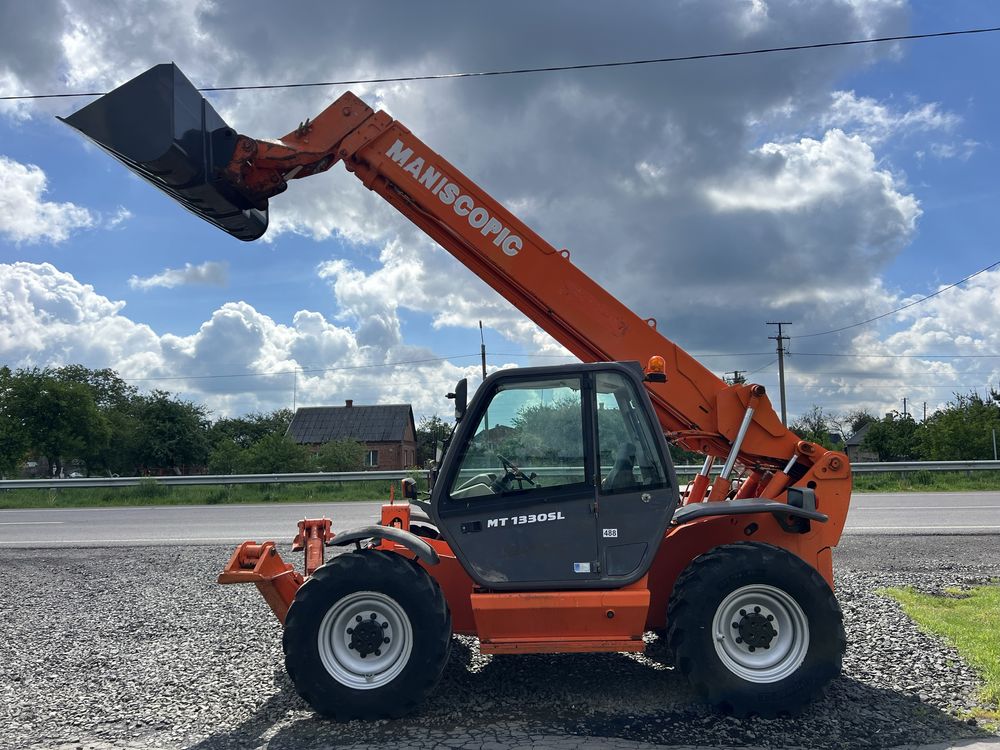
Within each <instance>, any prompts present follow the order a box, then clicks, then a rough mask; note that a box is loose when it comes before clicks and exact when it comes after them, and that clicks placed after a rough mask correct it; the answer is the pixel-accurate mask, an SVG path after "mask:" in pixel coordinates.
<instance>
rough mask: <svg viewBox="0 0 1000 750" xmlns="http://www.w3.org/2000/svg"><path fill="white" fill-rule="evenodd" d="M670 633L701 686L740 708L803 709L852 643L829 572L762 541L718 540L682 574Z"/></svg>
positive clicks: (686, 669) (726, 707)
mask: <svg viewBox="0 0 1000 750" xmlns="http://www.w3.org/2000/svg"><path fill="white" fill-rule="evenodd" d="M667 642H668V644H669V646H670V648H671V650H672V651H673V654H674V663H675V664H677V666H678V668H679V669H680V670H681V672H682V673H683V674H684V675H685V676H686V677H687V678H688V680H689V681H690V682H691V684H692V685H693V686H694V688H695V689H696V690H697V691H698V692H699V693H700V694H702V695H703V696H704V697H706V698H707V699H708V700H709V701H710V702H711V703H712V704H713V705H715V706H717V707H719V708H721V709H722V710H723V711H726V712H728V713H733V714H736V715H737V716H747V715H750V714H757V715H760V716H777V715H780V714H783V713H796V712H798V711H799V710H800V709H801V708H802V706H803V705H805V704H806V703H807V702H808V701H810V700H811V699H812V698H813V697H815V695H816V694H817V693H818V692H819V690H820V689H821V688H822V687H823V686H824V685H825V684H826V683H827V682H828V681H829V680H830V679H831V678H833V677H835V676H836V675H838V674H839V673H840V666H841V659H842V657H843V654H844V648H845V644H846V641H845V637H844V626H843V617H842V615H841V612H840V607H839V605H838V604H837V600H836V599H835V598H834V596H833V592H832V591H831V590H830V587H829V586H828V585H827V583H826V581H825V580H823V578H822V576H820V575H819V573H817V572H816V571H815V570H814V569H813V568H811V567H810V566H809V565H807V564H806V563H805V562H803V561H802V560H801V559H800V558H798V557H797V556H795V555H793V554H791V553H790V552H788V551H786V550H783V549H781V548H779V547H774V546H771V545H768V544H760V543H756V542H741V543H738V544H730V545H725V546H722V547H718V548H717V549H714V550H712V551H711V552H708V553H706V554H704V555H702V556H701V557H698V558H697V559H696V560H695V561H694V562H692V563H691V565H690V566H688V568H687V569H686V570H685V571H684V572H683V573H682V574H681V575H680V576H679V577H678V579H677V582H676V583H675V584H674V591H673V594H672V595H671V597H670V604H669V606H668V609H667Z"/></svg>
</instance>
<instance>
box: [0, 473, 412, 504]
mask: <svg viewBox="0 0 1000 750" xmlns="http://www.w3.org/2000/svg"><path fill="white" fill-rule="evenodd" d="M389 485H390V482H388V481H384V480H383V481H371V482H308V483H302V484H274V483H261V484H227V485H213V486H190V487H171V486H165V485H161V484H157V483H156V482H155V481H153V480H149V481H144V482H142V483H141V484H139V485H138V486H135V487H110V488H105V487H73V488H70V487H67V488H65V489H63V488H60V489H53V490H48V489H38V490H32V489H16V490H0V509H18V508H87V507H114V506H135V505H140V506H141V505H229V504H240V503H328V502H345V501H350V500H388V499H389ZM396 497H397V498H399V497H400V491H399V483H398V482H396Z"/></svg>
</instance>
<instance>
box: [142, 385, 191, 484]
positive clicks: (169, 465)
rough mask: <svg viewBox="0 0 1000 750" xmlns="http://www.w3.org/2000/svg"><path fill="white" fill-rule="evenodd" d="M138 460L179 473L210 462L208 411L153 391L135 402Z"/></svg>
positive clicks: (150, 466)
mask: <svg viewBox="0 0 1000 750" xmlns="http://www.w3.org/2000/svg"><path fill="white" fill-rule="evenodd" d="M136 407H137V408H136V416H137V417H138V422H139V424H138V429H137V431H136V458H137V459H138V461H139V463H140V464H141V465H143V466H145V467H147V468H163V469H172V470H174V471H175V472H177V471H179V470H180V468H181V467H184V466H200V465H204V464H205V463H206V462H207V460H208V420H207V419H206V416H205V415H206V413H207V410H206V409H205V407H204V406H201V405H200V404H195V403H192V402H191V401H183V400H181V399H178V398H175V397H174V396H173V395H172V394H170V393H167V392H166V391H159V390H156V391H153V392H152V393H151V394H149V395H148V396H140V397H138V398H137V399H136Z"/></svg>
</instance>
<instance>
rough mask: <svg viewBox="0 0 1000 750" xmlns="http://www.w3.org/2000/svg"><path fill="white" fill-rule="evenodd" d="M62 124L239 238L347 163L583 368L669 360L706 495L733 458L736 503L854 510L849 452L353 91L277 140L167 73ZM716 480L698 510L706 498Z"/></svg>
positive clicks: (669, 398) (663, 389) (726, 487)
mask: <svg viewBox="0 0 1000 750" xmlns="http://www.w3.org/2000/svg"><path fill="white" fill-rule="evenodd" d="M66 122H67V123H68V124H70V125H71V126H73V127H75V128H77V129H78V130H80V131H81V132H82V133H84V135H86V136H88V137H89V138H91V139H93V140H94V141H95V142H96V143H97V144H98V145H99V146H101V147H102V148H104V149H106V150H107V151H108V152H109V153H111V155H112V156H114V157H115V158H117V159H119V160H120V161H121V162H123V163H124V164H125V165H126V166H128V167H129V168H130V169H132V170H133V171H135V172H136V173H137V174H139V175H140V176H141V177H143V178H144V179H146V180H148V181H149V182H151V183H152V184H154V185H156V186H157V187H158V188H160V189H161V190H163V191H165V192H167V193H168V194H169V195H171V197H173V198H175V199H176V200H178V201H180V202H181V203H182V204H183V205H184V206H185V207H187V208H188V209H190V210H191V211H193V212H194V213H196V214H197V215H198V216H200V217H202V218H204V219H206V220H207V221H210V222H212V223H213V224H215V225H216V226H218V227H220V228H222V229H224V230H225V231H227V232H228V233H229V234H231V235H232V236H234V237H237V238H239V239H243V240H252V239H256V238H257V237H259V236H261V235H262V234H263V233H264V231H265V229H266V227H267V201H268V199H269V198H270V197H271V196H274V195H276V194H278V193H280V192H282V191H283V190H285V188H286V187H287V184H288V181H289V180H291V179H297V178H302V177H308V176H309V175H313V174H317V173H319V172H323V171H325V170H327V169H329V168H330V167H332V166H333V165H334V164H336V163H337V162H338V161H340V162H343V164H344V166H345V167H346V168H347V170H348V171H349V172H352V173H353V174H355V175H356V176H357V177H358V179H360V180H361V181H362V182H363V183H364V184H365V186H366V187H368V188H369V189H370V190H373V191H375V192H376V193H378V194H379V195H381V196H382V197H383V198H384V199H385V200H387V201H388V202H389V203H391V204H392V205H393V206H395V207H396V209H397V210H399V211H400V212H401V213H402V214H403V215H405V216H406V217H407V218H409V219H410V221H412V222H413V223H414V224H416V225H417V226H418V227H420V228H421V229H422V230H423V231H424V232H426V233H427V234H428V235H429V236H430V237H432V238H433V239H434V240H436V241H437V242H438V243H439V244H440V245H441V246H443V247H444V248H445V249H446V250H448V251H449V252H450V253H451V254H452V255H454V256H455V257H456V258H458V260H459V261H461V262H462V263H463V264H465V265H466V266H467V267H468V268H470V269H471V270H472V271H473V272H475V273H476V274H477V275H478V276H479V277H480V278H482V279H483V280H484V281H486V283H487V284H489V285H490V286H491V287H493V288H494V289H496V290H497V291H498V292H499V293H500V294H502V295H503V296H504V297H505V298H506V299H507V300H509V301H510V302H511V303H512V304H513V305H514V306H515V307H517V308H518V309H519V310H521V311H522V312H523V313H524V314H525V315H527V316H528V317H529V318H531V320H533V321H534V322H535V323H537V324H538V325H539V326H540V327H541V328H542V329H543V330H545V331H547V332H548V333H549V334H550V335H551V336H552V337H553V338H555V339H556V340H557V341H558V342H559V343H561V344H562V345H563V346H565V347H566V348H567V349H569V351H571V352H572V353H573V354H575V355H576V356H577V357H579V358H580V359H581V360H583V361H585V362H594V361H604V360H629V359H635V360H639V361H647V360H648V359H649V358H650V357H652V356H654V355H659V356H661V357H663V359H664V361H665V374H666V376H667V380H666V382H665V383H649V384H648V387H649V390H650V395H651V398H652V402H653V405H654V407H655V409H656V412H657V416H658V418H659V421H660V423H661V425H662V427H663V429H664V431H665V432H666V433H667V435H668V437H669V438H670V439H672V440H673V441H675V442H677V443H678V444H680V445H682V446H684V447H686V448H689V449H691V450H695V451H699V452H701V453H704V454H707V455H708V456H709V457H725V459H726V463H725V467H724V469H723V477H722V478H720V480H718V481H717V482H716V483H715V485H714V486H713V488H712V492H711V493H710V495H709V499H722V498H723V497H725V496H726V495H727V494H728V493H729V492H730V484H729V482H728V481H727V480H728V478H729V474H730V472H731V471H732V470H733V467H734V465H735V464H737V463H738V464H740V465H741V466H742V467H743V468H745V469H748V470H750V473H749V475H748V478H747V481H745V482H744V483H743V484H742V486H741V489H740V491H739V492H740V496H763V497H770V498H776V497H778V496H779V495H781V494H783V493H784V491H785V488H786V486H787V485H789V484H791V483H794V484H799V485H806V486H808V487H810V488H813V489H817V495H819V494H820V491H819V489H818V488H820V486H821V485H825V486H826V487H830V486H831V485H830V482H831V481H832V482H833V484H834V485H835V491H834V492H833V493H832V494H834V495H839V496H842V497H843V498H844V500H845V503H846V498H847V496H848V495H849V492H850V469H849V466H848V464H847V459H846V457H845V456H843V455H842V454H839V453H834V452H830V451H825V450H824V449H823V448H822V447H821V446H818V445H816V444H814V443H808V442H805V441H801V440H799V439H798V438H797V437H796V436H795V435H794V434H793V433H792V432H790V431H789V430H788V429H787V428H785V427H784V425H782V424H781V422H780V421H779V420H778V418H777V416H776V415H775V413H774V409H773V408H771V405H770V402H769V401H768V399H767V396H766V395H765V394H764V389H763V388H762V387H761V386H758V385H732V386H730V385H727V384H726V383H724V382H723V381H722V380H720V379H719V378H718V377H716V376H715V375H714V374H712V373H711V372H710V371H709V370H707V369H706V368H704V367H703V366H702V365H700V364H699V363H698V362H697V361H695V359H694V358H692V357H691V356H690V355H689V354H687V353H686V352H685V351H683V350H682V349H681V348H680V347H678V346H677V345H676V344H674V343H673V342H672V341H670V340H669V339H667V338H666V337H664V336H663V335H662V334H660V333H659V332H658V331H657V327H656V321H655V320H653V319H651V318H650V319H643V318H640V317H639V316H637V315H636V314H635V313H633V312H632V311H631V310H629V309H628V308H627V307H626V306H625V305H623V304H622V303H621V302H620V301H619V300H617V299H615V298H614V297H613V296H612V295H611V294H609V293H608V292H607V291H606V290H605V289H603V288H602V287H601V286H599V285H598V284H596V283H595V282H594V281H593V280H592V279H590V278H589V277H588V276H587V275H586V274H584V273H583V272H582V271H580V270H579V269H578V268H576V267H575V266H574V265H573V264H572V263H571V262H570V259H569V251H568V250H557V249H556V248H554V247H552V246H551V245H549V244H548V243H547V242H546V241H545V240H543V239H542V238H541V237H539V236H538V235H537V234H535V233H534V232H533V231H532V230H531V229H529V228H528V227H527V226H526V225H525V224H524V223H522V222H521V221H520V220H519V219H518V218H517V217H516V216H514V215H513V214H511V213H510V212H509V211H507V210H506V209H505V208H504V207H503V206H502V205H500V204H499V203H498V202H497V201H496V200H494V199H493V198H492V197H490V196H489V195H488V194H487V193H486V192H484V191H483V190H482V189H481V188H480V187H479V186H478V185H476V184H475V183H474V182H473V181H472V180H470V179H469V178H468V177H466V176H465V175H463V174H462V173H461V172H460V171H459V170H458V169H456V168H455V167H454V166H453V165H451V164H449V163H448V162H447V161H446V160H445V159H443V158H442V157H441V156H440V155H439V154H437V153H435V152H434V151H433V150H431V149H430V148H428V147H427V145H426V144H424V143H423V142H422V141H420V140H419V139H418V138H416V137H415V136H414V135H413V134H412V133H411V132H410V131H409V130H407V129H406V128H405V127H404V126H403V125H402V124H401V123H399V122H396V121H394V120H393V119H392V118H391V117H389V116H388V115H387V114H386V113H384V112H375V111H373V110H372V109H371V108H370V107H368V106H367V105H366V104H365V103H364V102H363V101H361V100H360V99H359V98H358V97H356V96H354V95H353V94H350V93H347V94H344V95H343V96H341V97H340V98H339V99H337V101H335V102H334V103H333V104H331V105H330V106H329V107H328V108H327V109H326V110H324V111H323V112H322V113H321V114H320V115H319V116H318V117H317V118H316V119H315V120H312V121H309V120H306V121H305V122H304V123H302V124H300V125H299V127H298V128H296V129H295V130H294V131H292V132H291V133H289V134H287V135H286V136H284V137H283V138H281V139H280V140H255V139H253V138H249V137H247V136H244V135H238V134H237V133H236V132H235V131H233V130H232V129H230V128H229V127H228V126H226V124H225V122H224V121H223V120H222V118H221V117H219V116H218V114H217V113H215V111H214V109H212V107H211V105H210V104H209V103H208V102H207V101H205V99H204V98H203V97H202V96H201V95H200V94H199V93H198V91H197V90H196V89H195V88H194V86H193V85H192V84H191V83H190V81H188V80H187V78H185V77H184V75H183V74H182V73H181V72H180V71H179V70H178V69H177V67H176V66H175V65H172V64H164V65H158V66H154V67H153V68H151V69H149V70H148V71H146V72H145V73H142V74H141V75H139V76H137V77H136V78H134V79H132V80H131V81H129V82H127V83H125V84H123V85H122V86H120V87H118V88H117V89H115V90H114V91H112V92H111V93H109V94H106V95H104V96H102V97H101V98H100V99H98V100H96V101H95V102H92V103H91V104H89V105H87V106H86V107H85V108H83V109H82V110H80V111H79V112H76V113H74V114H73V115H72V116H70V117H68V118H67V119H66ZM707 468H708V463H707V462H706V469H707ZM707 473H708V472H707V471H703V472H702V474H703V476H701V477H699V479H698V480H697V482H696V484H695V487H696V489H693V490H692V491H691V492H690V493H689V495H688V499H689V500H695V499H701V497H702V495H703V493H704V491H705V489H706V485H707V481H708V479H707ZM751 493H753V494H751ZM824 493H828V491H826V490H824ZM845 508H846V505H845Z"/></svg>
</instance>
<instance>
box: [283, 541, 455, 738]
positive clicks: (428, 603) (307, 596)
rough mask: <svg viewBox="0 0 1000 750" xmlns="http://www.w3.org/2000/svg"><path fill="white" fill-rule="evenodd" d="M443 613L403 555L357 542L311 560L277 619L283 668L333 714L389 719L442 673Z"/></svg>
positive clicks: (446, 617) (446, 626) (447, 637)
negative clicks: (358, 546) (313, 564)
mask: <svg viewBox="0 0 1000 750" xmlns="http://www.w3.org/2000/svg"><path fill="white" fill-rule="evenodd" d="M450 643H451V615H450V613H449V611H448V607H447V604H446V602H445V599H444V595H443V594H442V593H441V589H440V587H439V586H438V584H437V582H436V581H435V580H434V579H433V578H431V576H429V575H428V574H427V572H426V571H424V570H423V569H422V568H420V567H419V566H418V565H417V564H416V563H414V562H412V561H411V560H409V559H407V558H404V557H402V556H401V555H397V554H395V553H390V552H382V551H374V550H363V551H360V552H350V553H347V554H343V555H339V556H337V557H335V558H333V559H332V560H330V561H329V562H328V563H326V564H325V565H323V566H322V567H321V568H319V569H318V570H317V571H316V572H315V573H314V574H313V575H312V577H311V578H310V579H309V580H308V581H306V582H305V583H304V584H303V585H302V587H301V588H300V589H299V590H298V592H297V593H296V595H295V599H294V601H293V602H292V606H291V607H290V608H289V610H288V616H287V617H286V619H285V634H284V638H283V645H284V649H285V666H286V668H287V670H288V674H289V676H290V677H291V678H292V682H293V683H294V684H295V689H296V691H297V692H298V693H299V695H300V696H301V697H302V698H303V699H304V700H305V701H306V702H307V703H309V705H310V706H312V707H313V708H314V709H315V710H316V711H317V712H319V713H321V714H323V715H324V716H328V717H331V718H334V719H339V720H341V721H347V720H350V719H376V718H396V717H399V716H402V715H403V714H406V713H408V712H409V711H411V710H413V708H415V707H416V706H417V704H418V703H420V701H422V700H423V698H424V697H425V696H426V695H427V694H428V693H429V692H430V691H431V689H432V688H433V687H434V685H436V684H437V681H438V679H440V677H441V672H442V671H443V669H444V666H445V662H446V661H447V658H448V651H449V646H450Z"/></svg>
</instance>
